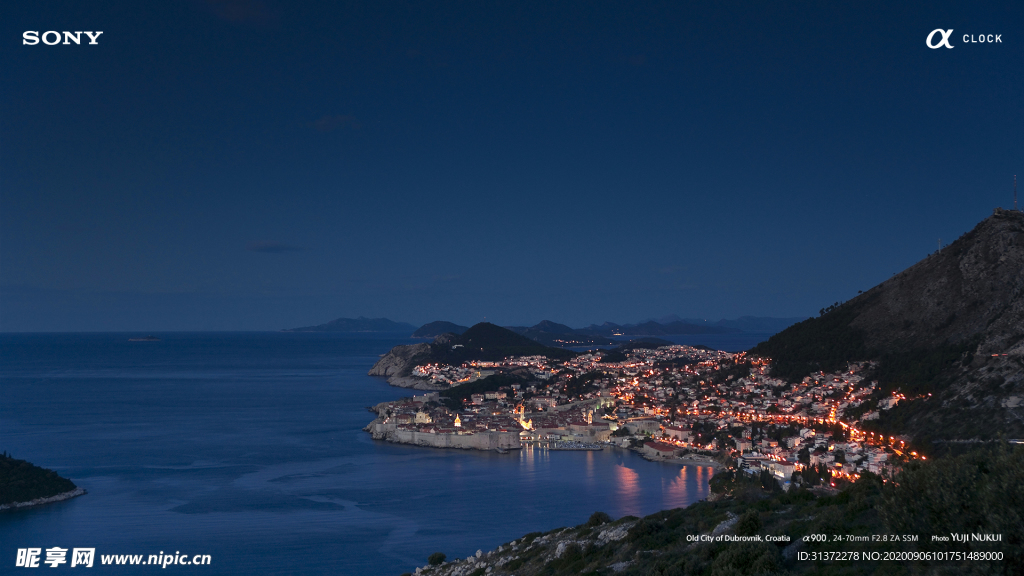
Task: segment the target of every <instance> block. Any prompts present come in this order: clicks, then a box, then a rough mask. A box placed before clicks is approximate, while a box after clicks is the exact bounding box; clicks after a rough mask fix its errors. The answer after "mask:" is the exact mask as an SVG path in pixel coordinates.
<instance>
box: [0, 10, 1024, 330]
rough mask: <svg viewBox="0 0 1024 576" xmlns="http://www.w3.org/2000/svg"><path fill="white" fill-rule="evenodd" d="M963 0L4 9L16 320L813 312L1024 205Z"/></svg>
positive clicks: (1006, 64)
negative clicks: (946, 35) (946, 34)
mask: <svg viewBox="0 0 1024 576" xmlns="http://www.w3.org/2000/svg"><path fill="white" fill-rule="evenodd" d="M897 4H898V5H897ZM969 4H971V3H966V2H957V3H947V4H943V5H937V3H927V4H926V3H921V4H919V5H916V6H915V5H909V4H906V3H902V2H901V3H893V2H878V3H873V4H872V3H863V2H856V3H854V2H850V3H838V2H809V3H790V2H786V3H776V2H745V3H741V2H707V3H689V2H668V3H658V2H616V3H611V2H592V1H587V2H583V1H580V2H573V3H551V2H533V3H530V2H522V1H514V2H490V1H487V2H461V3H437V2H408V3H398V2H378V1H372V2H370V1H367V2H359V3H350V2H321V3H314V2H283V1H282V2H275V1H272V0H266V1H258V0H253V1H248V0H228V1H207V2H202V1H180V2H174V1H167V2H96V1H88V0H75V1H67V2H37V1H33V2H7V3H5V4H4V6H3V8H0V45H2V53H0V330H3V331H37V330H42V331H89V330H132V331H135V330H142V331H161V330H268V329H270V330H276V329H280V328H287V327H294V326H304V325H309V324H318V323H322V322H325V321H327V320H330V319H333V318H337V317H342V316H348V317H355V316H360V315H362V316H368V317H378V316H385V317H388V318H391V319H393V320H398V321H406V322H410V323H413V324H421V323H424V322H428V321H432V320H438V319H444V320H451V321H455V322H459V323H462V324H471V323H475V322H478V321H481V320H484V319H486V320H488V321H492V322H496V323H499V324H506V325H508V324H533V323H535V322H537V321H539V320H542V319H551V320H555V321H558V322H563V323H566V324H569V325H572V326H582V325H586V324H589V323H592V322H603V321H606V320H610V321H616V322H635V321H638V320H643V319H646V318H650V317H659V316H664V315H667V314H678V315H680V316H684V317H687V316H688V317H703V318H709V319H718V318H723V317H724V318H735V317H738V316H741V315H757V316H801V315H813V314H816V313H817V311H818V310H819V309H820V308H822V307H823V306H827V305H829V304H831V303H833V302H835V301H842V300H846V299H848V298H850V297H852V296H854V295H856V293H857V290H866V289H868V288H870V287H871V286H873V285H875V284H877V283H879V282H881V281H883V280H885V279H886V278H889V277H890V276H891V275H892V274H893V273H895V272H897V271H899V270H902V269H904V268H905V267H907V266H909V265H910V264H912V263H914V262H916V261H918V260H919V259H921V258H923V257H924V256H926V255H927V254H928V253H929V252H931V251H934V250H935V249H936V248H937V246H938V242H939V241H940V239H941V242H942V243H944V244H945V243H948V242H951V241H953V240H955V239H956V238H957V237H958V236H960V235H961V234H963V233H964V232H966V231H968V230H970V229H971V228H972V227H973V226H974V225H975V224H976V223H977V222H979V221H981V220H982V219H984V218H986V217H987V216H989V215H991V213H992V209H993V208H995V207H996V206H1002V207H1009V206H1010V205H1012V202H1013V189H1012V185H1013V175H1014V174H1019V175H1021V176H1022V177H1024V139H1022V134H1021V132H1022V130H1021V128H1022V121H1024V107H1022V105H1021V103H1022V101H1024V74H1022V64H1024V51H1022V46H1024V42H1022V40H1024V33H1022V32H1021V29H1022V28H1024V27H1022V23H1024V5H1022V4H1021V3H1011V2H1002V3H999V2H996V3H991V4H988V5H986V6H985V7H980V8H979V7H975V6H972V5H969ZM936 28H943V29H949V28H952V29H953V30H954V32H953V34H952V35H951V36H950V42H951V45H952V46H953V49H947V48H945V47H941V48H938V49H934V50H933V49H930V48H928V47H927V46H926V45H925V39H926V37H927V36H928V34H929V33H930V32H931V31H932V30H934V29H936ZM26 30H35V31H39V32H40V33H41V32H44V31H47V30H56V31H63V30H69V31H76V30H82V31H85V30H90V31H98V30H102V31H103V34H102V35H101V36H100V37H99V40H98V44H97V45H94V46H90V45H74V44H71V45H62V44H61V45H56V46H46V45H44V44H43V43H41V42H40V43H39V44H38V45H34V46H29V45H24V44H23V43H22V41H23V40H22V33H23V32H24V31H26ZM964 34H974V35H975V37H977V35H979V34H1001V40H1002V42H1000V43H992V44H988V43H985V44H977V43H975V44H970V43H967V44H965V43H964V42H963V35H964ZM939 39H941V36H936V37H935V38H934V41H936V42H937V41H938V40H939ZM85 42H86V38H85V36H84V35H83V44H85ZM1022 180H1024V178H1022Z"/></svg>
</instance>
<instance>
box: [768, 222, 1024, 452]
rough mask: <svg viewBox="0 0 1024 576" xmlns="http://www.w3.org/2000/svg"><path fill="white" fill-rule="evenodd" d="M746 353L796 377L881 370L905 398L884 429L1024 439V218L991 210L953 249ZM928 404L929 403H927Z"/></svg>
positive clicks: (885, 416)
mask: <svg viewBox="0 0 1024 576" xmlns="http://www.w3.org/2000/svg"><path fill="white" fill-rule="evenodd" d="M751 353H752V354H755V355H760V356H767V357H771V358H772V359H773V365H774V368H773V370H774V371H775V372H776V373H777V374H779V375H781V376H785V377H788V378H798V377H801V376H803V375H806V374H808V373H810V372H811V371H814V370H819V369H820V370H834V369H837V368H842V367H843V366H845V364H846V362H847V361H852V360H877V361H878V362H879V367H878V369H877V370H876V373H875V377H876V378H877V379H878V380H879V382H880V383H881V384H882V385H883V388H884V392H888V391H891V390H899V391H901V392H902V393H903V394H905V395H906V396H907V400H905V401H902V402H900V403H899V405H898V406H897V407H896V408H893V409H892V410H888V411H884V412H882V413H881V414H882V417H881V419H880V420H879V426H882V427H886V426H888V427H889V428H890V429H892V430H899V429H902V430H905V431H908V432H910V433H911V434H913V435H915V436H917V437H921V438H926V439H935V440H942V439H968V438H975V437H980V438H992V437H996V436H998V435H1000V434H1005V435H1007V436H1009V437H1011V438H1012V437H1018V438H1019V437H1024V402H1022V399H1024V370H1022V368H1024V214H1022V213H1020V212H1016V211H1011V210H998V209H997V210H996V211H995V213H994V214H993V215H992V216H991V217H989V218H987V219H985V220H984V221H982V222H981V223H980V224H978V225H977V226H976V227H975V228H974V229H973V230H971V231H970V232H968V233H966V234H964V235H963V236H961V237H960V238H959V239H958V240H957V241H956V242H954V243H952V244H950V245H949V246H947V247H945V248H943V249H942V250H940V251H938V252H936V253H933V254H931V255H929V256H928V257H926V258H925V259H924V260H922V261H920V262H918V263H917V264H915V265H913V266H911V267H910V268H908V269H906V270H904V271H903V272H901V273H899V274H896V275H895V276H893V277H892V278H890V279H889V280H886V281H885V282H883V283H881V284H879V285H878V286H875V287H874V288H872V289H871V290H868V291H867V292H865V293H863V294H861V295H859V296H857V297H856V298H853V299H852V300H850V301H848V302H845V303H842V304H838V303H837V304H835V305H833V306H830V307H829V308H827V309H823V310H822V313H821V316H819V317H817V318H811V319H808V320H804V321H803V322H800V323H798V324H796V325H794V326H792V327H790V328H788V329H786V330H784V331H782V332H780V333H778V334H776V335H774V336H772V337H771V338H769V339H768V340H767V341H765V342H762V343H761V344H759V345H758V346H756V347H755V348H754V349H753V350H751ZM929 395H930V396H929Z"/></svg>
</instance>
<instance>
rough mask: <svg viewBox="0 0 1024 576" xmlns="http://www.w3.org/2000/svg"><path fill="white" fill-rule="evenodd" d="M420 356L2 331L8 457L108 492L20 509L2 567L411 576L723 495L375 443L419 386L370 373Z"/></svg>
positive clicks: (657, 468) (1, 435)
mask: <svg viewBox="0 0 1024 576" xmlns="http://www.w3.org/2000/svg"><path fill="white" fill-rule="evenodd" d="M405 342H406V341H403V340H398V339H392V340H387V339H380V338H377V339H367V340H358V339H352V338H343V337H338V336H334V337H332V336H329V335H309V334H277V333H272V334H227V335H224V334H222V335H211V334H191V335H190V334H173V335H164V336H163V340H162V341H161V342H156V343H147V346H146V347H134V348H133V347H129V346H127V345H126V343H125V341H124V339H123V338H122V337H121V336H118V335H95V334H92V335H66V334H65V335H0V357H2V358H3V362H2V363H0V385H2V386H0V387H2V389H3V390H4V394H5V402H3V403H0V440H2V442H3V445H2V446H0V448H2V449H5V450H7V451H9V452H13V454H14V456H15V457H20V458H25V459H28V460H30V461H33V462H35V463H37V464H40V465H44V466H47V467H50V468H55V469H57V470H58V471H59V472H61V473H62V474H64V475H67V476H70V477H71V478H72V479H73V480H74V481H75V482H76V483H77V484H78V485H80V486H83V487H85V488H86V489H88V490H89V494H88V495H86V496H84V497H81V498H77V499H75V500H71V501H69V502H65V503H61V504H57V505H52V506H47V507H44V508H39V509H36V510H28V511H20V512H14V513H5V514H0V565H4V564H3V563H4V562H6V560H4V558H8V557H9V556H11V555H13V554H14V553H15V551H16V549H17V548H18V547H28V546H32V547H38V546H42V547H52V546H61V547H83V546H96V548H97V553H125V554H128V553H138V554H143V553H144V554H149V553H156V552H158V551H159V550H166V549H167V548H172V549H176V550H181V551H182V552H185V551H195V552H202V553H209V554H212V555H213V556H214V559H215V561H216V562H217V565H218V569H217V573H224V574H232V573H254V572H258V573H260V574H321V573H325V572H329V573H333V574H400V573H402V572H406V571H410V570H412V569H413V568H414V567H415V566H422V565H423V563H424V560H425V558H426V556H427V555H429V554H430V553H432V552H435V551H438V550H440V551H443V552H445V553H446V554H448V555H449V556H451V557H456V556H466V555H468V554H471V553H473V552H475V551H476V550H477V549H478V548H483V549H488V548H492V547H495V546H497V545H498V544H500V543H503V542H507V541H509V540H512V539H515V538H518V537H519V536H522V535H523V534H525V533H527V532H532V531H536V530H548V529H552V528H555V527H558V526H568V525H574V524H579V523H582V522H585V521H586V520H587V518H588V517H589V515H590V514H591V513H593V512H594V511H596V510H602V511H604V512H607V513H608V514H610V515H612V516H613V517H620V516H624V515H627V514H632V515H638V516H640V515H645V514H650V513H653V512H656V511H658V510H661V509H666V508H676V507H680V506H685V505H687V504H689V503H691V502H694V501H696V500H698V499H701V498H703V497H705V496H706V495H707V481H708V479H709V478H710V475H711V470H710V469H707V468H698V467H682V468H681V467H680V466H678V465H672V464H663V463H652V462H647V461H645V460H642V459H641V458H639V457H638V456H636V455H635V454H633V453H631V452H627V451H624V450H620V449H605V450H603V451H600V452H591V451H583V452H563V451H557V452H552V451H549V450H543V449H535V448H527V449H524V450H522V451H520V452H519V453H512V454H506V455H500V454H495V453H483V452H473V451H460V450H433V449H424V448H417V447H409V446H398V445H393V444H386V443H382V442H374V441H372V440H370V439H369V437H368V436H367V435H366V434H365V433H364V432H362V430H361V428H362V427H363V426H364V425H365V424H366V423H367V422H368V421H369V420H370V419H371V417H372V416H371V415H370V414H369V413H368V412H367V411H366V409H365V407H366V406H370V405H372V404H374V403H376V402H380V401H383V400H388V399H393V398H398V397H401V396H405V395H408V391H405V390H400V389H396V388H391V387H388V386H386V385H383V384H382V383H381V382H380V381H378V380H375V379H372V378H369V377H367V376H365V373H366V370H367V369H368V367H369V366H370V365H372V363H373V362H374V361H375V360H376V358H377V355H378V354H380V353H382V352H385V351H387V350H388V349H389V348H390V347H391V346H393V345H394V344H399V343H405ZM100 369H102V370H103V371H106V372H109V373H112V374H113V375H112V376H111V377H109V378H107V377H94V375H95V374H96V373H97V371H98V370H100ZM119 370H120V371H121V372H118V371H119ZM83 373H84V374H86V375H87V376H88V378H83V377H82V374H83ZM197 374H202V375H203V377H202V378H200V379H196V378H192V377H190V376H189V375H197ZM268 375H273V376H274V377H273V378H271V377H269V376H268ZM121 572H123V573H126V574H131V573H133V571H132V570H131V569H130V568H127V567H125V568H124V570H122V571H121ZM139 572H145V571H144V570H141V569H140V570H139ZM150 572H151V571H150ZM211 573H212V572H211Z"/></svg>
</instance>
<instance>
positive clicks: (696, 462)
mask: <svg viewBox="0 0 1024 576" xmlns="http://www.w3.org/2000/svg"><path fill="white" fill-rule="evenodd" d="M630 450H632V451H633V452H636V453H637V454H638V455H639V456H640V457H641V458H643V459H644V460H647V461H648V462H664V463H666V464H680V465H683V466H708V467H711V468H714V469H715V470H716V471H717V470H718V469H719V468H725V467H726V466H725V464H722V463H721V462H719V461H717V460H702V459H696V458H685V457H682V456H672V457H670V458H665V457H663V456H651V455H649V454H645V453H644V452H643V450H639V449H637V448H630Z"/></svg>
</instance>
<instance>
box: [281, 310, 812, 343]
mask: <svg viewBox="0 0 1024 576" xmlns="http://www.w3.org/2000/svg"><path fill="white" fill-rule="evenodd" d="M801 320H804V318H803V317H799V318H763V317H756V316H743V317H740V318H737V319H735V320H718V321H716V322H708V321H706V320H701V319H694V318H685V319H683V318H679V317H678V316H666V317H664V318H658V319H651V320H646V321H644V322H639V323H637V324H615V323H613V322H605V323H604V324H592V325H590V326H587V327H586V328H571V327H569V326H566V325H565V324H559V323H557V322H552V321H551V320H543V321H541V322H539V323H537V324H535V325H533V326H507V327H506V328H508V329H509V330H511V331H513V332H515V333H516V334H519V335H521V336H525V337H527V338H529V339H531V340H534V341H536V342H540V343H541V344H544V345H545V346H558V347H576V346H608V345H614V344H618V343H619V342H620V341H619V340H616V339H615V338H617V337H622V336H671V335H677V334H729V333H738V332H762V333H768V334H774V333H776V332H779V331H780V330H783V329H785V328H786V327H788V326H791V325H793V324H795V323H797V322H800V321H801ZM468 329H469V327H467V326H461V325H459V324H455V323H454V322H447V321H444V320H437V321H434V322H429V323H427V324H424V325H423V326H420V327H419V328H416V327H414V326H412V325H411V324H406V323H404V322H393V321H391V320H388V319H387V318H363V317H361V316H360V317H359V318H338V319H337V320H332V321H331V322H328V323H326V324H320V325H317V326H307V327H304V328H292V329H290V330H286V332H405V331H412V337H413V338H436V337H437V336H440V335H441V334H456V335H458V334H462V333H464V332H465V331H466V330H468Z"/></svg>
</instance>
